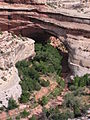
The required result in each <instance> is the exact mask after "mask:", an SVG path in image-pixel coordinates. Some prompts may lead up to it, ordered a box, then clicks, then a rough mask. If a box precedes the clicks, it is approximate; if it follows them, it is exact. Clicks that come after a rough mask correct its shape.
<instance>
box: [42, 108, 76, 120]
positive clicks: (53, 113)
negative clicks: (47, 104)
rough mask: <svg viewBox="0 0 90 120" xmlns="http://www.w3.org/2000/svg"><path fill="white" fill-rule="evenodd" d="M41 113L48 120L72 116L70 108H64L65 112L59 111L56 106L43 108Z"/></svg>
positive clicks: (59, 119)
mask: <svg viewBox="0 0 90 120" xmlns="http://www.w3.org/2000/svg"><path fill="white" fill-rule="evenodd" d="M43 115H44V117H45V118H47V119H48V120H68V118H73V117H74V114H73V112H71V111H70V110H66V111H65V112H62V113H61V112H60V111H59V108H58V107H56V108H50V109H49V110H44V111H43ZM42 117H43V116H42Z"/></svg>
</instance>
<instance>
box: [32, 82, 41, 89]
mask: <svg viewBox="0 0 90 120" xmlns="http://www.w3.org/2000/svg"><path fill="white" fill-rule="evenodd" d="M35 82H36V83H35V85H34V89H35V90H37V91H39V90H40V89H41V86H40V84H39V83H38V82H37V81H35Z"/></svg>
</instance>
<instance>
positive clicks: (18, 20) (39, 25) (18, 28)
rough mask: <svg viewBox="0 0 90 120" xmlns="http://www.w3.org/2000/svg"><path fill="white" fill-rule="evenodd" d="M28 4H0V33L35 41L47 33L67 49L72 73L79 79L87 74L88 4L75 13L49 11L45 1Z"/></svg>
mask: <svg viewBox="0 0 90 120" xmlns="http://www.w3.org/2000/svg"><path fill="white" fill-rule="evenodd" d="M27 1H28V0H27ZM27 1H26V0H24V2H22V3H23V4H22V3H20V1H18V2H16V1H15V0H13V3H14V4H10V2H9V1H7V2H8V3H5V2H1V4H0V10H1V11H0V27H1V30H2V31H5V30H8V31H10V32H12V31H13V32H14V33H15V34H22V35H23V36H27V37H32V38H35V39H37V37H38V36H40V33H42V31H44V32H47V33H50V34H52V35H54V36H56V37H57V38H59V39H60V41H62V42H63V43H64V45H65V46H66V48H67V50H68V54H69V60H68V62H69V66H70V68H71V72H72V74H73V75H74V76H75V75H79V76H82V75H84V74H86V73H90V4H88V6H84V7H83V11H79V12H78V11H77V10H75V9H73V8H70V9H68V8H67V9H65V8H64V7H62V9H54V8H51V7H49V6H47V5H45V4H46V3H44V2H45V1H44V2H43V4H40V2H38V4H35V5H33V4H30V3H29V2H28V3H26V2H27ZM68 1H70V0H68ZM15 3H18V4H15ZM32 3H35V1H33V0H32ZM63 3H64V2H63ZM63 3H62V4H63ZM70 3H71V1H70V2H69V3H68V4H70ZM45 36H46V34H45ZM40 37H41V36H40Z"/></svg>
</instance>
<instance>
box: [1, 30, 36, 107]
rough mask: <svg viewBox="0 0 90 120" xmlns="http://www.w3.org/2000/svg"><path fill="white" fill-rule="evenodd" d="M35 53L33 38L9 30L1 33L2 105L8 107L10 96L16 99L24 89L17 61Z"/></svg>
mask: <svg viewBox="0 0 90 120" xmlns="http://www.w3.org/2000/svg"><path fill="white" fill-rule="evenodd" d="M33 55H34V41H33V40H31V39H29V38H24V37H17V36H16V35H12V34H11V33H8V32H3V33H1V34H0V101H1V102H0V106H2V105H4V106H6V107H7V105H8V100H9V98H10V97H13V98H14V99H15V100H18V98H19V97H20V95H21V93H22V90H21V86H20V85H19V82H20V78H19V76H18V71H17V69H16V67H15V63H16V62H17V61H20V60H23V59H26V58H28V57H31V56H33Z"/></svg>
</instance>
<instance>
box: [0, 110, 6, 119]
mask: <svg viewBox="0 0 90 120" xmlns="http://www.w3.org/2000/svg"><path fill="white" fill-rule="evenodd" d="M6 119H7V113H6V112H2V113H0V120H6Z"/></svg>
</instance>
